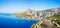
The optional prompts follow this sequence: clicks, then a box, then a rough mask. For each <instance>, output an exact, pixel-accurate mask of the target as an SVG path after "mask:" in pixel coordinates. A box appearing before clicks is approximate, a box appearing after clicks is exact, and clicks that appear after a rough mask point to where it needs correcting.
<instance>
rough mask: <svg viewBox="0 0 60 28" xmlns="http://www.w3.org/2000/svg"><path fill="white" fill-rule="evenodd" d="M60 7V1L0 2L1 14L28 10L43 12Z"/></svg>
mask: <svg viewBox="0 0 60 28" xmlns="http://www.w3.org/2000/svg"><path fill="white" fill-rule="evenodd" d="M56 7H60V0H0V13H20V12H24V11H26V10H28V9H31V10H36V11H42V10H46V9H51V8H56Z"/></svg>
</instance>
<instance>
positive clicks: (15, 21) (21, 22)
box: [0, 14, 38, 28]
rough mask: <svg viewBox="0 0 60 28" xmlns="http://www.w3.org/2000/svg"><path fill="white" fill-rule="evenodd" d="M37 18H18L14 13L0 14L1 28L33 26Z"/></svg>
mask: <svg viewBox="0 0 60 28" xmlns="http://www.w3.org/2000/svg"><path fill="white" fill-rule="evenodd" d="M36 22H38V21H36V20H30V21H29V20H26V18H18V17H15V16H13V15H12V14H0V28H31V26H32V24H34V23H36Z"/></svg>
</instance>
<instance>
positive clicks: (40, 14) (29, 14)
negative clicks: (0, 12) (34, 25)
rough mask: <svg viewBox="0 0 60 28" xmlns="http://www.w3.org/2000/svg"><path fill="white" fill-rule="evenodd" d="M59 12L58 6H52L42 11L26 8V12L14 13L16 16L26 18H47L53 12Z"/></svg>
mask: <svg viewBox="0 0 60 28" xmlns="http://www.w3.org/2000/svg"><path fill="white" fill-rule="evenodd" d="M57 13H60V8H52V9H47V10H43V11H34V10H31V9H28V10H27V11H26V12H22V13H18V14H17V13H15V14H14V15H15V16H17V17H24V18H27V19H30V20H31V19H32V20H34V19H38V20H40V19H42V18H47V17H50V16H53V15H54V14H57Z"/></svg>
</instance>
